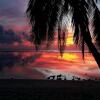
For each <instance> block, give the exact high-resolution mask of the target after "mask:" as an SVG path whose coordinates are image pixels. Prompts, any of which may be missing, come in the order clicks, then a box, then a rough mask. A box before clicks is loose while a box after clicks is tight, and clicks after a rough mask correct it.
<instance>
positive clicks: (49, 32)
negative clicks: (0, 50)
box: [26, 0, 100, 67]
mask: <svg viewBox="0 0 100 100" xmlns="http://www.w3.org/2000/svg"><path fill="white" fill-rule="evenodd" d="M98 1H99V0H29V4H28V8H27V11H26V13H27V15H28V18H29V19H30V24H31V26H32V35H31V37H32V41H33V42H34V44H35V47H36V50H38V49H39V46H40V45H41V44H42V43H43V42H44V41H46V44H47V46H49V45H50V44H52V43H51V42H52V41H53V40H54V37H55V30H56V28H57V29H58V48H59V50H60V53H61V55H62V54H63V52H64V49H65V38H66V35H65V33H66V31H63V30H62V20H63V16H65V15H67V14H69V12H71V14H72V27H73V29H74V35H73V39H74V42H75V43H76V44H77V45H79V46H80V47H81V50H82V55H83V59H84V50H85V45H87V46H88V48H89V51H90V52H91V53H92V55H93V57H94V58H95V61H96V62H97V64H98V66H99V67H100V53H99V52H98V50H97V49H96V47H95V45H94V44H93V42H92V39H93V38H94V37H96V42H97V43H98V46H100V28H99V26H100V11H99V9H98V7H97V5H96V3H97V2H98ZM92 12H93V14H92ZM92 15H93V18H92V22H93V25H92V26H93V27H94V30H93V33H92V34H93V37H91V30H90V29H89V24H90V23H89V18H90V16H92ZM92 22H91V23H92ZM63 33H64V34H63Z"/></svg>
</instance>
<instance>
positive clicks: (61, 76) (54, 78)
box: [47, 74, 100, 81]
mask: <svg viewBox="0 0 100 100" xmlns="http://www.w3.org/2000/svg"><path fill="white" fill-rule="evenodd" d="M47 80H68V79H67V77H66V76H65V75H62V74H60V75H52V76H49V77H47ZM76 80H77V81H94V80H95V81H100V78H86V79H82V78H80V77H76V76H72V81H76Z"/></svg>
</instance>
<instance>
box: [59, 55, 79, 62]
mask: <svg viewBox="0 0 100 100" xmlns="http://www.w3.org/2000/svg"><path fill="white" fill-rule="evenodd" d="M58 59H63V60H68V61H71V60H76V59H78V56H77V55H76V54H72V53H64V54H63V57H61V56H58Z"/></svg>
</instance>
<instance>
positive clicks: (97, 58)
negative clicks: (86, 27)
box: [84, 38, 100, 68]
mask: <svg viewBox="0 0 100 100" xmlns="http://www.w3.org/2000/svg"><path fill="white" fill-rule="evenodd" d="M84 40H85V43H86V44H87V46H88V48H89V50H90V51H91V53H92V55H93V57H94V59H95V61H96V63H97V64H98V66H99V68H100V53H99V52H98V51H97V49H96V47H95V46H94V44H93V43H92V41H91V40H90V39H86V38H85V39H84Z"/></svg>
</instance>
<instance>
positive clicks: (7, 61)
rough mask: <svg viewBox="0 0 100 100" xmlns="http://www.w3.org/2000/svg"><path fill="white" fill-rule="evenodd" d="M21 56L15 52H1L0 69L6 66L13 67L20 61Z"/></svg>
mask: <svg viewBox="0 0 100 100" xmlns="http://www.w3.org/2000/svg"><path fill="white" fill-rule="evenodd" d="M20 59H21V58H20V56H16V55H14V54H13V53H1V54H0V70H2V69H3V68H4V67H9V68H11V67H13V66H14V65H15V64H17V62H19V61H20Z"/></svg>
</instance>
